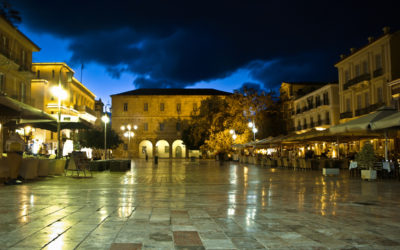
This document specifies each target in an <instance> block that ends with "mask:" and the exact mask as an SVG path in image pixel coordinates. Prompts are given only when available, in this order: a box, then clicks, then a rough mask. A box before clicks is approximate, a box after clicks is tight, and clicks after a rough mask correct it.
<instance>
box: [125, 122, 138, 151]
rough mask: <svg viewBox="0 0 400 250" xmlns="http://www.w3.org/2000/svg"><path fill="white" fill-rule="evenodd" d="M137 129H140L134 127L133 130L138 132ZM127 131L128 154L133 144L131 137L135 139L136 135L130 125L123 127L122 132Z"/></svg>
mask: <svg viewBox="0 0 400 250" xmlns="http://www.w3.org/2000/svg"><path fill="white" fill-rule="evenodd" d="M137 128H138V126H136V125H133V129H134V130H137ZM125 129H126V130H127V131H126V132H124V136H125V137H127V138H128V152H129V146H130V144H131V137H134V136H135V133H134V132H133V131H132V126H131V125H130V124H128V125H126V126H125V125H122V126H121V130H122V131H125ZM128 154H130V153H128Z"/></svg>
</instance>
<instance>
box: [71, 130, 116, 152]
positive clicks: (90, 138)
mask: <svg viewBox="0 0 400 250" xmlns="http://www.w3.org/2000/svg"><path fill="white" fill-rule="evenodd" d="M78 143H79V144H80V146H81V147H87V148H95V149H104V128H103V129H99V128H93V129H88V130H83V131H81V132H80V133H79V134H78ZM121 143H123V141H122V139H121V138H120V137H119V135H118V134H117V133H116V132H115V131H114V130H112V129H111V128H110V127H107V148H108V149H115V148H117V147H118V145H120V144H121Z"/></svg>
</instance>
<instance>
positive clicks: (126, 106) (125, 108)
mask: <svg viewBox="0 0 400 250" xmlns="http://www.w3.org/2000/svg"><path fill="white" fill-rule="evenodd" d="M124 111H128V103H126V102H125V103H124Z"/></svg>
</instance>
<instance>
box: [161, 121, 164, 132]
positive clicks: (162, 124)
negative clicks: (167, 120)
mask: <svg viewBox="0 0 400 250" xmlns="http://www.w3.org/2000/svg"><path fill="white" fill-rule="evenodd" d="M160 131H164V123H162V122H160Z"/></svg>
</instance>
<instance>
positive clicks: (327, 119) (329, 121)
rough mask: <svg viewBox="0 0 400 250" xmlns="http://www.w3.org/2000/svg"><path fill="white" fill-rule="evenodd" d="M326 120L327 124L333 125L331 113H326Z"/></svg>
mask: <svg viewBox="0 0 400 250" xmlns="http://www.w3.org/2000/svg"><path fill="white" fill-rule="evenodd" d="M325 119H326V124H330V123H331V118H330V116H329V111H326V113H325Z"/></svg>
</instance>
